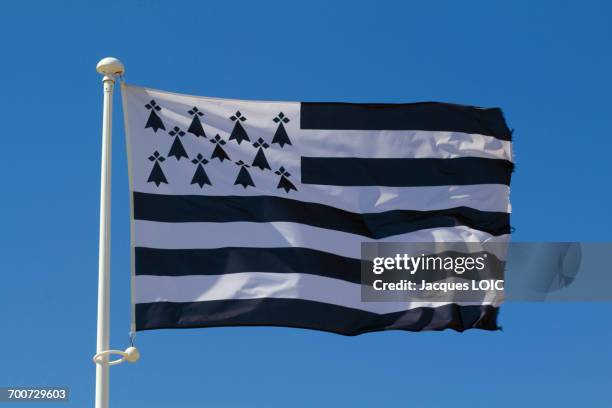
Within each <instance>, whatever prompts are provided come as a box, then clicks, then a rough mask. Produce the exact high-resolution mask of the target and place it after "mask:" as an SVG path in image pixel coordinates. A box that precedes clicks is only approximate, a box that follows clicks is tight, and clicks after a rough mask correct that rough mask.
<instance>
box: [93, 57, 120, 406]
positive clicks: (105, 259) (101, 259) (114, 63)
mask: <svg viewBox="0 0 612 408" xmlns="http://www.w3.org/2000/svg"><path fill="white" fill-rule="evenodd" d="M96 70H97V71H98V73H99V74H101V75H104V77H103V78H102V83H103V84H104V110H103V114H102V169H101V177H100V242H99V245H100V249H99V255H98V336H97V342H96V353H103V352H105V351H107V350H109V338H110V222H111V153H112V143H111V141H112V125H113V88H114V86H115V76H116V75H121V74H123V72H124V71H125V69H124V67H123V64H122V63H121V61H119V60H118V59H116V58H104V59H102V60H100V62H98V65H97V66H96ZM108 389H109V364H108V354H106V355H102V356H101V358H100V363H99V364H96V408H108V399H109V398H108Z"/></svg>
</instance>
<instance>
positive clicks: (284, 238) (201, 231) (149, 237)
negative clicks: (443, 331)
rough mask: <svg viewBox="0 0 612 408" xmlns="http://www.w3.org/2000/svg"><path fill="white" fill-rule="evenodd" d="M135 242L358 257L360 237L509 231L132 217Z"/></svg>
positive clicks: (450, 237) (468, 236)
mask: <svg viewBox="0 0 612 408" xmlns="http://www.w3.org/2000/svg"><path fill="white" fill-rule="evenodd" d="M134 224H135V228H134V230H135V238H134V245H136V246H139V247H146V248H159V249H205V248H223V247H254V248H284V247H299V248H310V249H315V250H319V251H325V252H330V253H334V254H337V255H341V256H346V257H349V258H356V259H361V243H362V242H417V243H418V242H452V241H459V242H506V241H507V239H508V235H501V236H497V237H494V236H492V235H491V234H488V233H486V232H482V231H478V230H475V229H471V228H468V227H465V226H458V227H451V228H431V229H424V230H419V231H415V232H411V233H407V234H400V235H395V236H391V237H387V238H384V239H380V240H373V239H368V238H365V237H362V236H360V235H355V234H349V233H346V232H341V231H334V230H328V229H324V228H318V227H312V226H310V225H304V224H298V223H293V222H269V223H252V222H225V223H215V222H185V223H165V222H156V221H143V220H135V221H134Z"/></svg>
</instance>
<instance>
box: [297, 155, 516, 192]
mask: <svg viewBox="0 0 612 408" xmlns="http://www.w3.org/2000/svg"><path fill="white" fill-rule="evenodd" d="M301 168H302V180H301V181H302V183H303V184H322V185H330V186H388V187H422V186H444V185H468V184H505V185H510V176H511V174H512V169H513V164H512V162H510V161H507V160H501V159H485V158H481V157H459V158H456V159H359V158H352V157H302V165H301Z"/></svg>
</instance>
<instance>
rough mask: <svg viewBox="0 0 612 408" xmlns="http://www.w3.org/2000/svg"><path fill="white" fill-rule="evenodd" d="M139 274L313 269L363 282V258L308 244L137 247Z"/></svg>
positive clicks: (320, 273)
mask: <svg viewBox="0 0 612 408" xmlns="http://www.w3.org/2000/svg"><path fill="white" fill-rule="evenodd" d="M134 256H135V269H136V271H135V273H136V275H158V276H185V275H223V274H228V273H240V272H277V273H310V274H313V275H319V276H325V277H328V278H336V279H341V280H345V281H348V282H354V283H360V271H361V269H360V261H359V259H353V258H346V257H343V256H340V255H335V254H330V253H328V252H322V251H316V250H314V249H307V248H215V249H157V248H142V247H136V248H135V253H134Z"/></svg>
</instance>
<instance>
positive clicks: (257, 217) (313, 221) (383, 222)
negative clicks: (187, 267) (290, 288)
mask: <svg viewBox="0 0 612 408" xmlns="http://www.w3.org/2000/svg"><path fill="white" fill-rule="evenodd" d="M134 218H135V219H137V220H147V221H160V222H235V221H248V222H274V221H286V222H296V223H300V224H306V225H311V226H314V227H320V228H327V229H333V230H337V231H343V232H348V233H351V234H357V235H361V236H364V237H368V238H374V239H380V238H384V237H389V236H393V235H398V234H404V233H409V232H413V231H418V230H421V229H427V228H445V227H455V226H459V225H463V226H467V227H470V228H473V229H476V230H479V231H484V232H487V233H489V234H492V235H502V234H508V233H509V232H510V225H509V214H508V213H502V212H488V211H479V210H475V209H473V208H468V207H456V208H450V209H443V210H430V211H416V210H392V211H385V212H381V213H365V214H358V213H353V212H350V211H345V210H341V209H338V208H335V207H331V206H329V205H324V204H317V203H309V202H303V201H298V200H292V199H289V198H283V197H273V196H252V197H240V196H201V195H161V194H149V193H139V192H134Z"/></svg>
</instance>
